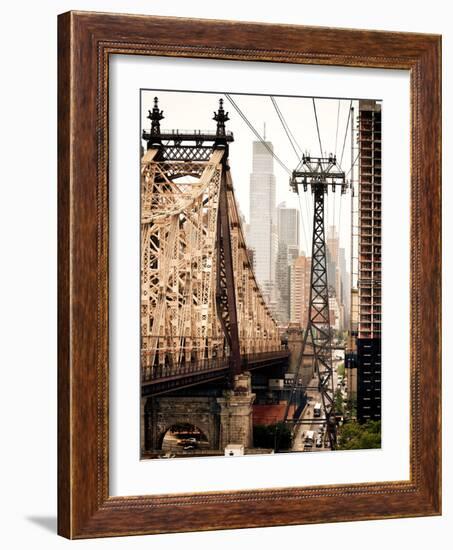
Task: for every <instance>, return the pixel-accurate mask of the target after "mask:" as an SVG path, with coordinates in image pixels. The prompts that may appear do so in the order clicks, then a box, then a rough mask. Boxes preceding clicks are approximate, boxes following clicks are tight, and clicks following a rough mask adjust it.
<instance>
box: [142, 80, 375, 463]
mask: <svg viewBox="0 0 453 550" xmlns="http://www.w3.org/2000/svg"><path fill="white" fill-rule="evenodd" d="M143 93H145V92H143ZM175 93H176V94H177V95H178V102H177V108H176V111H178V112H177V113H176V117H178V124H173V120H174V114H173V113H172V105H171V103H172V101H171V99H169V98H170V97H172V98H173V100H174V98H175V97H176V95H175V96H171V93H170V92H165V97H164V100H163V101H162V97H161V96H160V95H158V94H159V92H158V91H153V92H152V93H151V94H150V92H148V93H147V95H148V96H149V97H147V101H143V102H142V109H143V108H144V110H145V112H146V113H147V116H146V117H145V118H146V119H149V120H150V122H149V123H148V124H146V123H143V133H142V136H141V139H142V143H141V145H142V147H141V193H142V195H141V197H142V199H141V212H142V218H141V238H142V245H141V249H142V255H141V257H142V269H141V288H142V294H141V296H142V301H141V313H140V315H141V372H142V386H141V392H142V401H141V405H142V409H141V418H142V427H143V432H142V434H143V437H142V440H141V448H142V452H143V453H144V455H145V456H146V457H147V458H156V457H160V456H165V457H171V456H197V455H199V454H201V455H204V454H205V453H208V454H213V455H217V454H222V453H224V455H225V456H235V454H244V453H246V454H247V453H256V452H262V451H261V450H260V449H265V451H264V452H279V451H282V450H289V449H291V450H293V451H310V450H314V449H313V448H314V447H316V449H319V450H324V451H325V450H336V448H338V447H337V444H339V445H340V447H339V448H342V447H341V446H342V445H348V444H349V443H348V441H347V436H346V432H345V433H342V429H341V426H342V423H343V421H346V422H348V423H349V422H352V423H356V422H357V421H359V422H367V421H368V420H373V421H376V422H378V423H379V420H380V150H381V149H380V139H381V138H380V136H381V127H380V111H381V106H380V104H377V103H376V102H372V101H368V102H367V101H362V100H360V101H358V102H357V105H356V106H357V107H358V108H359V111H358V112H357V115H355V114H354V111H353V109H350V107H351V106H352V104H353V102H352V101H351V100H343V101H341V100H316V99H315V98H281V97H280V98H278V99H276V98H274V97H272V96H256V97H254V98H251V97H250V96H241V97H240V100H241V102H243V103H245V102H246V101H251V100H252V99H253V100H254V102H253V104H252V110H253V109H254V112H255V113H256V112H257V110H259V111H260V112H261V114H263V113H264V111H266V110H269V102H270V104H271V106H272V107H273V108H274V110H275V113H274V114H275V115H276V116H277V118H278V121H279V123H280V125H281V127H282V129H283V131H284V133H285V135H286V138H287V141H288V143H286V147H284V146H283V142H282V141H281V140H280V139H279V138H278V137H277V136H276V134H275V133H274V131H275V130H276V128H275V125H273V124H272V122H271V124H270V128H269V126H268V122H267V119H266V124H265V125H263V136H262V137H261V136H260V135H259V133H258V132H257V130H256V126H255V125H254V124H253V123H251V122H250V120H249V117H251V116H253V114H254V113H253V112H252V113H251V112H250V111H249V110H245V111H243V110H242V109H241V108H240V107H238V104H237V103H236V100H237V99H238V96H237V95H235V96H234V98H233V97H232V96H230V95H229V94H227V93H225V94H221V97H217V98H216V99H217V100H218V102H217V110H216V111H213V116H212V118H211V117H210V116H209V115H207V114H206V112H207V109H206V103H207V101H206V98H207V97H210V98H211V97H212V96H215V95H217V96H218V94H209V96H207V95H206V94H198V93H194V94H189V95H187V94H186V93H184V92H183V93H181V92H179V93H178V92H175ZM169 94H170V95H169ZM202 99H203V102H202V104H199V102H200V101H201V100H202ZM286 99H288V100H290V101H291V102H292V104H293V109H295V111H294V112H295V113H297V114H299V115H300V113H301V112H302V111H303V110H304V109H306V108H307V106H310V107H311V110H310V112H311V113H312V114H314V117H315V120H316V125H315V127H316V134H317V135H316V136H315V137H316V138H317V141H318V144H319V149H320V152H319V154H318V155H316V154H310V153H309V149H308V148H306V149H305V152H304V153H303V152H302V149H301V148H300V146H299V145H298V142H297V140H296V138H295V136H294V134H293V133H292V131H291V129H290V126H289V125H288V123H287V121H286V120H287V119H286V116H289V118H288V120H291V122H292V123H293V122H296V121H295V119H293V118H291V113H289V112H288V111H287V110H285V109H287V108H288V104H286V106H285V100H286ZM267 100H269V101H267ZM308 100H311V101H308ZM149 101H151V102H150V103H149ZM317 102H318V106H317ZM228 105H230V106H231V107H232V110H228ZM342 105H348V106H349V107H348V119H347V123H346V127H345V131H344V138H343V140H342V139H341V134H342V132H341V131H339V128H340V125H339V121H340V112H341V106H342ZM242 107H244V106H243V105H242ZM335 107H336V109H335ZM196 109H198V111H197V116H196V121H197V122H196V123H195V118H194V111H196ZM284 110H285V115H284V114H283V111H284ZM329 111H330V124H331V126H332V128H335V149H334V150H335V151H336V150H337V146H338V142H340V143H342V145H341V146H340V149H341V157H340V158H337V157H336V155H335V154H333V153H328V152H326V151H325V150H324V149H323V147H322V145H321V142H322V138H321V132H320V129H319V121H320V120H322V118H323V117H324V116H326V114H329ZM335 111H336V124H335V123H333V122H332V121H333V120H334V119H335V117H334V116H333V113H334V112H335ZM181 113H182V114H181ZM202 113H203V114H202ZM142 116H144V113H143V112H142ZM164 120H165V122H166V123H167V124H166V125H164V122H162V121H164ZM212 121H215V124H214V123H213V122H212ZM273 122H274V123H275V121H273ZM205 123H206V124H205ZM208 124H209V125H208ZM302 126H303V125H302ZM312 126H313V125H312ZM300 128H301V127H299V126H298V125H297V124H295V125H294V132H295V133H298V132H299V131H300ZM308 128H309V125H308V126H307V134H305V136H306V138H307V139H306V141H307V144H308V142H309V141H310V139H309V137H307V136H309V134H310V131H309V130H308ZM332 128H331V130H332ZM214 129H215V130H214ZM348 132H350V144H351V145H350V151H349V153H350V155H351V158H350V163H351V164H350V167H349V169H347V166H344V165H345V164H346V161H345V162H342V161H343V155H344V153H345V150H346V142H347V137H348ZM250 133H252V136H251V135H250ZM269 133H270V134H271V135H270V134H269ZM339 135H340V138H339ZM329 136H330V138H329V140H328V141H332V139H333V138H332V132H330V133H329ZM354 143H356V144H357V146H356V150H357V151H358V153H357V156H356V157H355V159H354V162H353V158H354V149H353V148H352V144H354ZM276 144H278V145H277V146H276ZM280 147H281V149H280ZM290 148H293V150H294V152H295V153H296V157H297V162H295V163H294V164H292V165H290V166H291V167H292V168H291V169H290V168H289V167H288V164H287V163H286V162H285V160H286V155H287V153H288V150H290ZM296 149H299V153H298V152H297V150H296ZM235 155H236V156H235ZM359 156H360V159H359ZM239 158H242V163H241V161H240V160H239ZM282 158H283V159H285V160H282ZM357 160H359V162H358V169H357V171H358V173H359V178H358V180H356V181H355V182H354V184H353V185H350V182H349V180H348V176H349V175H350V174H351V177H352V179H353V181H354V171H353V167H354V165H355V164H356V161H357ZM245 161H246V162H245ZM246 170H247V171H246ZM282 170H283V171H284V172H286V176H287V177H288V180H289V181H288V185H287V186H283V185H282V184H281V181H282V176H281V171H282ZM351 172H352V173H351ZM347 198H349V201H348V200H347ZM351 213H352V214H353V217H352V216H351ZM370 231H371V233H370ZM354 247H355V249H356V250H357V252H356V257H355V258H353V257H352V256H351V255H350V251H351V249H354ZM354 266H355V267H354ZM354 269H355V271H354ZM354 273H356V274H358V275H357V277H356V281H357V290H358V292H357V293H355V288H354V279H353V274H354ZM356 297H357V300H356ZM353 300H354V304H355V310H354V314H353V312H352V311H350V307H351V302H352V301H353ZM370 325H371V326H370ZM370 331H371V332H370ZM219 373H222V374H221V375H220V377H219ZM194 385H195V386H196V387H192V386H194ZM354 403H355V404H354ZM238 407H239V408H238ZM311 407H313V410H312V408H311ZM233 412H234V414H233ZM296 420H297V424H294V422H295V421H296ZM299 421H300V425H299ZM280 424H281V426H282V427H281V428H280V427H278V426H280ZM304 427H305V429H304ZM368 429H369V430H372V431H373V430H374V431H373V434H374V435H373V437H372V440H373V442H372V447H373V448H375V447H376V446H378V445H379V444H380V431H379V430H380V428H379V425H378V424H376V425H372V426H370V427H367V428H366V430H368ZM272 430H277V431H275V432H274V434H273V435H272V433H273V432H272ZM280 430H282V432H280ZM277 432H278V433H277ZM282 437H283V439H282ZM338 437H339V439H338ZM359 445H361V444H359ZM344 448H348V447H344ZM162 452H163V453H164V454H162Z"/></svg>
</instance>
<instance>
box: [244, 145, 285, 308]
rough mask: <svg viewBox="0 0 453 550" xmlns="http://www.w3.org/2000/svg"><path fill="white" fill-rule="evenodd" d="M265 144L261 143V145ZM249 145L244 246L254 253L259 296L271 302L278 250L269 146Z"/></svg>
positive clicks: (271, 158)
mask: <svg viewBox="0 0 453 550" xmlns="http://www.w3.org/2000/svg"><path fill="white" fill-rule="evenodd" d="M264 143H265V144H264ZM264 143H262V142H261V141H254V142H253V166H252V173H251V174H250V224H249V230H248V243H247V244H248V246H249V247H250V248H252V249H253V250H254V262H255V275H256V278H257V281H258V284H259V285H260V287H261V289H262V292H263V295H264V296H265V298H266V299H267V300H268V301H271V300H274V296H273V294H274V288H275V285H274V283H275V265H276V259H277V250H278V236H277V219H276V208H275V176H274V164H273V163H274V159H273V156H272V154H271V153H270V151H272V150H273V146H272V143H271V142H270V141H266V142H264Z"/></svg>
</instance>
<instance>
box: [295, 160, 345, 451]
mask: <svg viewBox="0 0 453 550" xmlns="http://www.w3.org/2000/svg"><path fill="white" fill-rule="evenodd" d="M290 185H291V188H292V190H293V191H294V192H295V193H299V192H300V188H301V187H302V189H303V190H304V191H305V192H308V190H309V189H310V190H311V192H312V194H313V204H314V209H313V212H314V214H313V239H312V262H311V274H310V302H309V311H308V322H307V328H306V330H305V334H304V340H303V344H302V348H301V352H300V356H299V362H298V367H297V371H299V369H300V365H301V364H302V362H303V358H304V351H305V346H306V345H307V341H309V342H310V343H311V345H312V348H313V359H314V367H315V373H316V374H317V375H318V391H319V393H320V394H321V400H322V406H323V410H324V415H325V422H326V432H327V437H328V438H329V443H330V448H331V449H334V448H335V445H336V431H337V430H336V419H335V402H334V387H333V376H332V328H331V325H330V318H329V292H328V281H327V265H326V241H325V230H324V225H325V224H324V197H325V195H327V194H328V192H329V187H330V191H331V192H333V193H335V191H336V189H337V188H338V187H339V188H340V191H341V193H342V194H344V193H346V189H347V183H346V180H345V173H344V172H343V171H342V170H341V168H340V167H339V165H338V164H337V159H336V156H334V155H329V156H328V157H310V156H306V155H304V156H303V157H302V160H301V161H300V163H299V166H298V167H297V169H296V170H294V171H293V173H292V176H291V180H290ZM298 375H299V372H297V373H296V376H295V378H294V385H293V389H292V392H291V397H290V399H289V400H288V406H287V410H286V412H285V418H284V421H286V420H287V416H288V411H289V407H290V405H291V402H292V400H293V396H294V394H295V392H296V390H297V385H298V378H299V376H298Z"/></svg>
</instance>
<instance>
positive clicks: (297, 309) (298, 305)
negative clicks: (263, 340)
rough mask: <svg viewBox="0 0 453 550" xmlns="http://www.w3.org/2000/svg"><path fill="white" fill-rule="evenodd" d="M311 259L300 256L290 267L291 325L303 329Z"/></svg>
mask: <svg viewBox="0 0 453 550" xmlns="http://www.w3.org/2000/svg"><path fill="white" fill-rule="evenodd" d="M310 274H311V258H310V257H307V256H305V254H302V255H300V256H299V257H298V258H296V259H295V260H294V261H293V262H292V264H291V267H290V304H291V323H297V324H298V325H299V326H300V328H303V329H304V328H305V327H306V326H307V322H308V309H309V298H310Z"/></svg>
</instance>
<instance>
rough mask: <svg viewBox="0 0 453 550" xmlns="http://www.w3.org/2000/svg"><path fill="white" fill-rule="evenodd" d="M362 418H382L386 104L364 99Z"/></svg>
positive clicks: (359, 399)
mask: <svg viewBox="0 0 453 550" xmlns="http://www.w3.org/2000/svg"><path fill="white" fill-rule="evenodd" d="M358 141H359V155H360V157H359V161H360V162H359V211H358V218H359V220H358V221H359V251H358V254H359V258H358V291H359V296H358V298H359V299H358V313H359V319H358V321H359V323H358V338H357V418H358V420H359V421H366V420H378V419H380V418H381V105H380V104H379V103H377V102H376V101H364V100H361V101H360V102H359V122H358Z"/></svg>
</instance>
